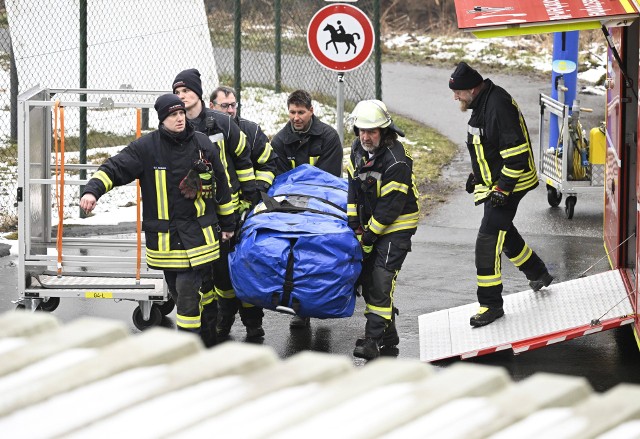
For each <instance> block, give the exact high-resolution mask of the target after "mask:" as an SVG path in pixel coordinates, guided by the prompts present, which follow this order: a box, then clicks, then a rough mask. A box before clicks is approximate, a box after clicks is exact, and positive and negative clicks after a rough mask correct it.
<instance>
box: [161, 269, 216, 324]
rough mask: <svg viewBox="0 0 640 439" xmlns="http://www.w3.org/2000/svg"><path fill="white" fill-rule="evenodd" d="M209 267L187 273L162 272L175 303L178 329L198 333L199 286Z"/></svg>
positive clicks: (199, 321) (199, 312) (199, 313)
mask: <svg viewBox="0 0 640 439" xmlns="http://www.w3.org/2000/svg"><path fill="white" fill-rule="evenodd" d="M210 270H211V266H209V265H207V266H206V267H203V268H200V269H193V270H188V271H170V270H165V271H164V278H165V280H166V282H167V286H168V288H169V293H170V294H171V297H172V299H173V301H174V302H175V303H176V325H177V326H178V329H182V330H187V331H191V332H198V333H199V332H200V325H201V309H200V286H201V285H202V279H203V277H204V276H206V271H210Z"/></svg>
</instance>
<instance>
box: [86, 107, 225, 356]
mask: <svg viewBox="0 0 640 439" xmlns="http://www.w3.org/2000/svg"><path fill="white" fill-rule="evenodd" d="M155 109H156V110H157V112H158V120H159V121H160V125H159V127H158V130H156V131H153V132H151V133H149V134H146V135H144V136H142V137H140V138H139V139H137V140H134V141H133V142H131V143H130V144H129V145H128V146H127V147H126V148H125V149H123V150H122V151H121V152H120V153H118V154H117V155H115V156H114V157H111V158H109V159H108V160H107V161H106V162H105V163H104V164H102V165H101V166H100V168H99V169H98V171H97V172H96V173H95V174H94V175H93V176H92V178H91V179H90V180H89V182H88V183H87V185H86V186H85V188H84V192H83V194H82V198H81V200H80V207H81V208H82V209H84V211H85V212H91V211H92V210H93V208H94V207H95V206H96V203H97V200H98V199H100V197H101V196H102V195H104V194H105V193H107V192H108V191H109V190H111V189H112V188H114V187H116V186H121V185H125V184H127V183H130V182H132V181H133V180H135V179H139V180H140V188H141V191H142V198H143V199H144V203H143V205H142V209H143V210H142V217H143V226H142V227H143V230H144V232H145V239H146V260H147V265H148V266H149V268H153V269H156V270H163V271H164V276H165V280H166V282H167V285H168V287H169V292H170V293H171V296H172V298H173V300H174V301H175V303H176V307H177V314H176V325H177V327H178V329H179V330H185V331H190V332H195V333H199V334H200V336H201V337H202V339H203V342H204V343H205V345H206V346H211V345H213V344H214V343H215V333H214V332H213V330H214V326H207V322H206V321H205V320H204V319H202V316H201V301H202V297H201V294H200V291H199V290H200V286H201V284H202V282H203V279H206V278H208V277H210V276H211V267H212V264H213V262H214V261H216V260H217V259H218V258H219V255H220V239H222V240H223V241H226V240H229V239H231V237H233V234H234V230H235V215H234V205H233V203H232V200H231V193H230V190H229V182H228V181H227V177H226V173H225V169H224V165H223V164H222V161H221V159H220V151H219V149H218V147H217V146H215V145H213V144H212V143H211V141H210V140H209V139H208V138H207V136H205V135H204V134H202V133H198V132H196V131H195V130H194V128H193V127H192V126H190V125H189V124H188V123H187V120H186V117H185V106H184V104H183V103H182V101H181V100H180V99H179V98H178V97H177V96H175V95H172V94H167V95H162V96H160V97H159V98H158V99H157V101H156V104H155Z"/></svg>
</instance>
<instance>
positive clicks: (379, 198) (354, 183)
mask: <svg viewBox="0 0 640 439" xmlns="http://www.w3.org/2000/svg"><path fill="white" fill-rule="evenodd" d="M352 117H353V119H354V131H355V133H356V135H357V136H358V138H357V139H356V140H355V141H354V142H353V145H352V147H351V156H350V160H349V163H348V165H347V171H348V173H349V193H348V198H347V215H348V218H349V226H350V227H351V228H352V229H353V230H354V231H355V232H356V235H357V236H358V239H359V240H360V243H361V244H362V250H363V254H364V260H363V262H362V274H361V276H360V282H361V285H362V296H363V297H364V300H365V302H366V309H365V317H366V319H367V323H366V325H365V338H364V339H360V340H358V342H357V343H356V348H355V349H354V351H353V355H354V356H356V357H360V358H366V359H373V358H376V357H378V356H379V355H380V350H381V348H382V349H387V350H391V349H395V348H396V346H397V345H398V343H399V342H400V339H399V337H398V332H397V330H396V325H395V316H396V314H397V313H398V310H397V308H396V307H395V306H394V290H395V284H396V278H397V277H398V273H399V272H400V269H401V268H402V264H403V262H404V260H405V258H406V256H407V253H408V252H409V251H411V237H412V236H413V234H414V233H415V232H416V228H417V226H418V217H419V214H420V210H419V207H418V189H417V187H416V184H415V176H414V175H413V159H412V158H411V156H410V155H409V153H408V152H407V151H406V149H405V148H404V146H403V145H402V143H400V142H399V141H398V134H400V135H401V136H404V133H402V131H400V130H399V129H398V128H397V127H396V126H395V124H394V123H393V121H392V120H391V117H390V115H389V113H388V111H387V107H386V106H385V104H384V103H383V102H381V101H378V100H367V101H361V102H359V103H358V105H356V108H355V109H354V110H353V114H352Z"/></svg>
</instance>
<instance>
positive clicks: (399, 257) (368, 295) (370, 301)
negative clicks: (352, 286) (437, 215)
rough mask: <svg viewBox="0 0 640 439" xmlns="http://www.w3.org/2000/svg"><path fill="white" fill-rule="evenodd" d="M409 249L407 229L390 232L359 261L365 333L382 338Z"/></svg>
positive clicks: (389, 319)
mask: <svg viewBox="0 0 640 439" xmlns="http://www.w3.org/2000/svg"><path fill="white" fill-rule="evenodd" d="M409 251H411V234H410V233H403V232H396V233H390V234H389V235H382V236H380V238H378V240H377V241H376V242H375V243H374V244H373V250H372V251H371V254H370V255H369V256H368V257H366V258H365V260H364V261H363V262H362V274H361V276H360V282H361V285H362V297H363V298H364V301H365V303H366V308H365V311H364V314H365V317H366V318H367V323H366V326H365V337H369V338H374V339H376V340H381V339H382V337H383V335H384V332H385V330H386V329H387V328H388V327H389V325H390V324H391V321H392V320H391V319H392V316H393V294H394V291H395V286H396V278H397V277H398V273H400V269H401V268H402V264H403V262H404V260H405V258H406V257H407V253H408V252H409Z"/></svg>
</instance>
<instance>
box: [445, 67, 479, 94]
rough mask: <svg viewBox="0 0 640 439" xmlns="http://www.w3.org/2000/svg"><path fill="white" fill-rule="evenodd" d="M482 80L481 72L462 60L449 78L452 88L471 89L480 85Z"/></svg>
mask: <svg viewBox="0 0 640 439" xmlns="http://www.w3.org/2000/svg"><path fill="white" fill-rule="evenodd" d="M482 81H483V79H482V76H481V75H480V73H478V72H477V71H476V70H475V69H473V68H472V67H470V66H469V64H467V63H466V62H464V61H462V62H461V63H459V64H458V65H457V66H456V69H455V70H454V71H453V73H452V74H451V78H449V88H450V89H451V90H470V89H472V88H474V87H477V86H478V85H480V83H482Z"/></svg>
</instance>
